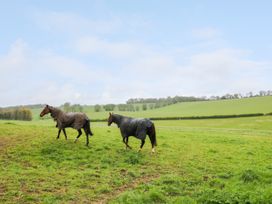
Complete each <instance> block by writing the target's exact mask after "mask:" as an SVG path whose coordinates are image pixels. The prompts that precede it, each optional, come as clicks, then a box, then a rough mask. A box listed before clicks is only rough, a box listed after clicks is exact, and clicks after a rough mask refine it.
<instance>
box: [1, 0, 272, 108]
mask: <svg viewBox="0 0 272 204" xmlns="http://www.w3.org/2000/svg"><path fill="white" fill-rule="evenodd" d="M271 8H272V1H269V0H267V1H263V0H260V1H247V0H240V1H236V0H229V1H215V0H196V1H180V0H169V1H166V0H165V1H164V0H161V1H159V0H148V1H146V0H129V1H128V0H93V1H88V0H79V1H66V0H58V1H54V0H47V1H36V0H33V1H31V0H17V1H16V0H11V1H4V2H1V7H0V74H1V75H0V93H1V97H0V106H10V105H19V104H36V103H48V104H52V105H60V104H63V103H64V102H71V103H80V104H96V103H103V104H105V103H124V102H125V101H126V100H127V99H129V98H136V97H167V96H175V95H185V96H189V95H195V96H204V95H206V96H211V95H221V94H225V93H236V92H239V93H246V92H249V91H253V92H257V91H260V90H269V89H270V90H271V89H272V80H271V76H272V27H271V22H272V12H271Z"/></svg>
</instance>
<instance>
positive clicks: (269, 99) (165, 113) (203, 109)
mask: <svg viewBox="0 0 272 204" xmlns="http://www.w3.org/2000/svg"><path fill="white" fill-rule="evenodd" d="M32 111H33V118H34V120H37V119H39V113H40V112H41V109H33V110H32ZM84 112H86V113H87V114H88V116H89V117H90V118H91V119H105V118H107V117H108V112H105V111H101V112H94V108H93V106H88V107H85V109H84ZM270 112H272V96H266V97H254V98H244V99H234V100H220V101H202V102H186V103H178V104H174V105H170V106H166V107H163V108H159V109H153V110H147V111H138V112H125V111H124V112H120V111H114V113H119V114H122V115H127V116H132V117H147V118H148V117H180V116H210V115H231V114H246V113H270Z"/></svg>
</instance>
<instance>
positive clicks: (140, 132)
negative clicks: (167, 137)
mask: <svg viewBox="0 0 272 204" xmlns="http://www.w3.org/2000/svg"><path fill="white" fill-rule="evenodd" d="M112 123H115V124H116V125H117V126H118V128H120V131H121V135H122V137H123V142H124V143H125V144H126V148H130V149H131V147H130V146H129V145H128V137H129V136H134V137H136V138H138V139H140V140H141V141H142V143H141V146H140V149H139V151H141V149H142V148H143V146H144V144H145V138H146V135H148V136H149V139H150V141H151V145H152V152H155V146H157V141H156V131H155V126H154V123H153V122H152V121H151V120H149V119H138V118H130V117H125V116H122V115H117V114H113V113H110V115H109V118H108V126H110V125H111V124H112Z"/></svg>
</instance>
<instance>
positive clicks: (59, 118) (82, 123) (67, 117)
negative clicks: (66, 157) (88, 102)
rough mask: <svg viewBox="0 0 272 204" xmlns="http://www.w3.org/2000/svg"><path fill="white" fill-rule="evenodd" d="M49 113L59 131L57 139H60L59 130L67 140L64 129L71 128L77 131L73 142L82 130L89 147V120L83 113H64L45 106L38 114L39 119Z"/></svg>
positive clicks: (90, 133) (90, 132)
mask: <svg viewBox="0 0 272 204" xmlns="http://www.w3.org/2000/svg"><path fill="white" fill-rule="evenodd" d="M48 113H50V115H51V117H52V118H53V119H54V121H56V122H57V125H56V127H57V128H58V129H59V131H58V135H57V139H59V137H60V133H61V130H62V131H63V133H64V135H65V139H66V140H67V135H66V131H65V128H67V127H72V128H74V129H76V130H77V131H78V136H77V137H76V139H75V142H76V141H77V140H78V138H79V137H80V136H81V135H82V131H81V128H83V130H84V132H85V134H86V145H87V146H88V145H89V137H88V135H90V136H92V135H93V133H92V131H91V128H90V120H89V118H88V117H87V115H86V114H85V113H74V112H70V113H65V112H63V111H62V110H60V109H58V108H55V107H53V106H49V105H46V106H45V107H44V109H43V110H42V112H41V113H40V117H43V116H44V115H46V114H48Z"/></svg>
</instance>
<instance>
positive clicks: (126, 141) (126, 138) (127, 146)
mask: <svg viewBox="0 0 272 204" xmlns="http://www.w3.org/2000/svg"><path fill="white" fill-rule="evenodd" d="M123 142H124V143H125V145H126V149H127V148H129V149H131V147H130V146H129V145H128V137H123Z"/></svg>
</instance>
